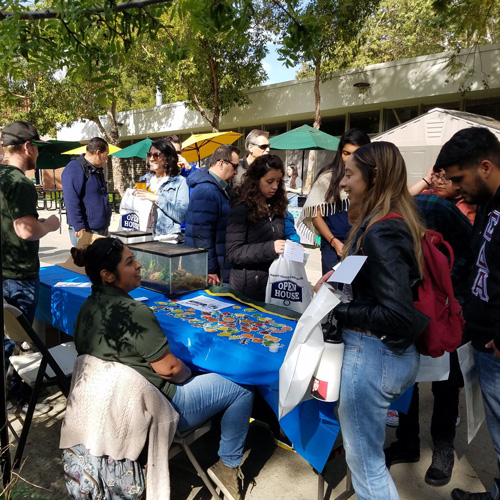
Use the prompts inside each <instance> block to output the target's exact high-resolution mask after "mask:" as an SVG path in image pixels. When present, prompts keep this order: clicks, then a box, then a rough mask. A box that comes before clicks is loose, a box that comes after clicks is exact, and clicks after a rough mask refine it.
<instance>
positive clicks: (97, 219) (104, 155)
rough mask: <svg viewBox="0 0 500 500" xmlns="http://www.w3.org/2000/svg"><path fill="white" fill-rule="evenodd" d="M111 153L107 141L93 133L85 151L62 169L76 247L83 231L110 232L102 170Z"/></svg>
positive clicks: (70, 235)
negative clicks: (94, 135)
mask: <svg viewBox="0 0 500 500" xmlns="http://www.w3.org/2000/svg"><path fill="white" fill-rule="evenodd" d="M108 154H109V147H108V143H107V142H106V141H105V140H104V139H101V138H100V137H94V138H93V139H90V141H89V143H88V144H87V149H86V152H85V154H82V155H81V156H80V157H78V158H76V159H74V160H71V161H70V162H69V163H68V164H67V165H66V167H65V169H64V171H63V173H62V187H63V195H64V204H65V206H66V219H67V221H68V229H69V237H70V239H71V244H72V245H73V246H75V247H76V245H77V244H78V240H79V239H80V238H81V237H82V235H83V233H84V232H88V233H94V234H100V235H106V234H108V227H109V223H110V221H111V205H110V204H109V198H108V186H107V184H106V179H105V177H104V170H103V169H104V165H106V162H107V161H108Z"/></svg>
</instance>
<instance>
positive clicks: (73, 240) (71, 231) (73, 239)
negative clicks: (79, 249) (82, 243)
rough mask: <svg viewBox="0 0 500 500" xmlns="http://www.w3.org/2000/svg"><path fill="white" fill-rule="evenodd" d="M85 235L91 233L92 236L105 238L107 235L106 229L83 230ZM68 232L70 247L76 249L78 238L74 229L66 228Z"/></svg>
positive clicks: (71, 227)
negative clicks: (97, 235) (96, 235)
mask: <svg viewBox="0 0 500 500" xmlns="http://www.w3.org/2000/svg"><path fill="white" fill-rule="evenodd" d="M85 231H86V232H87V233H92V234H99V235H101V236H107V235H108V229H107V228H106V229H86V230H85ZM68 232H69V239H70V241H71V245H73V246H74V247H76V245H78V238H77V236H76V233H75V228H74V227H73V226H68Z"/></svg>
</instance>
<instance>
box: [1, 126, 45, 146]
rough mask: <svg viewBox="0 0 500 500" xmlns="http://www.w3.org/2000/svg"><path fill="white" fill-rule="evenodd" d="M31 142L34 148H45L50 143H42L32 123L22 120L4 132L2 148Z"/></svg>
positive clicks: (6, 128) (7, 127)
mask: <svg viewBox="0 0 500 500" xmlns="http://www.w3.org/2000/svg"><path fill="white" fill-rule="evenodd" d="M26 141H29V142H30V143H31V144H33V145H34V146H44V145H46V144H50V142H47V141H42V139H40V136H39V135H38V132H37V130H36V128H35V127H33V125H31V123H28V122H23V121H21V120H18V121H15V122H12V123H9V124H8V125H6V126H5V127H4V128H3V130H2V146H15V145H16V144H24V143H25V142H26Z"/></svg>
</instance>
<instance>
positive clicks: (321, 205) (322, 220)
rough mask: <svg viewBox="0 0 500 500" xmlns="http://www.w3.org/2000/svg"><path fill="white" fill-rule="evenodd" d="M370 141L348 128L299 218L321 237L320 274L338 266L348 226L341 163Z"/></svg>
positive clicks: (347, 205) (363, 134)
mask: <svg viewBox="0 0 500 500" xmlns="http://www.w3.org/2000/svg"><path fill="white" fill-rule="evenodd" d="M369 142H370V138H369V137H368V136H367V135H366V134H365V133H364V132H363V131H362V130H359V129H356V128H352V129H350V130H348V131H347V132H345V133H344V134H343V135H342V137H341V138H340V143H339V146H338V149H337V152H336V154H335V157H334V158H333V161H332V163H330V164H328V165H326V166H325V167H323V169H321V170H320V172H319V174H318V176H317V177H316V180H315V181H314V184H313V185H312V188H311V192H310V194H309V196H308V197H307V201H306V203H305V205H304V208H303V209H302V213H301V215H300V220H299V224H300V222H302V223H303V224H304V225H305V226H306V227H307V228H308V229H309V230H310V231H312V232H313V233H314V234H319V235H320V236H321V266H322V271H323V274H325V273H326V272H328V271H329V270H331V269H332V268H333V266H335V264H337V263H338V262H339V259H340V256H341V255H342V248H343V246H344V241H345V238H346V236H347V233H348V232H349V229H350V228H351V226H350V225H349V221H348V217H347V209H348V208H349V201H348V200H347V196H346V195H345V193H344V192H343V190H342V189H341V188H340V186H339V184H340V180H341V179H342V177H343V176H344V166H345V162H346V161H347V159H348V158H349V156H350V155H351V154H352V153H353V152H354V151H356V149H358V148H359V147H360V146H363V145H364V144H368V143H369Z"/></svg>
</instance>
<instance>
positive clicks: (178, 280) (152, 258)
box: [129, 241, 208, 297]
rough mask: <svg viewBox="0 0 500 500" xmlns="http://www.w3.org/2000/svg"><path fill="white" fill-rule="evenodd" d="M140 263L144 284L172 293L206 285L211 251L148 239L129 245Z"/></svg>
mask: <svg viewBox="0 0 500 500" xmlns="http://www.w3.org/2000/svg"><path fill="white" fill-rule="evenodd" d="M129 248H130V250H131V251H132V252H134V254H135V257H136V259H137V261H138V262H140V263H141V265H142V269H141V276H142V280H141V286H143V287H144V288H149V289H150V290H154V291H155V292H160V293H163V294H164V295H167V296H168V297H173V296H176V295H180V294H183V293H187V292H192V291H193V290H203V289H205V288H207V273H208V252H207V251H206V250H203V249H200V248H191V247H187V246H185V245H175V244H172V243H164V242H162V241H148V242H145V243H135V244H132V245H129Z"/></svg>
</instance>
